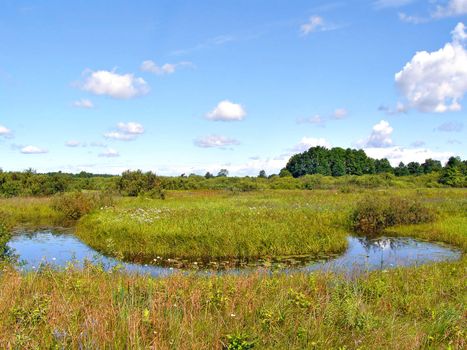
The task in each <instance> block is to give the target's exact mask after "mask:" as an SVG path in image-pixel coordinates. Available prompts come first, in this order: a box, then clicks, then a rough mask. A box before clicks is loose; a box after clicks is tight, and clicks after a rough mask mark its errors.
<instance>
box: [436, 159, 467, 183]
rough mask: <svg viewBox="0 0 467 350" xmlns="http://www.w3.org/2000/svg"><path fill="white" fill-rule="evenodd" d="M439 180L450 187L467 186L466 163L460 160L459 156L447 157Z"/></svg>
mask: <svg viewBox="0 0 467 350" xmlns="http://www.w3.org/2000/svg"><path fill="white" fill-rule="evenodd" d="M439 182H440V183H441V184H443V185H447V186H451V187H466V186H467V163H466V161H464V162H462V161H461V160H460V158H456V157H451V158H449V160H448V162H447V164H446V166H445V167H444V169H443V170H442V172H441V177H440V178H439Z"/></svg>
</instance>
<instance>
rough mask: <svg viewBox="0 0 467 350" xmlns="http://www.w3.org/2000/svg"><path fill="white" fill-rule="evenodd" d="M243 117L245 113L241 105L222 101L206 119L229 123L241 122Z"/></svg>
mask: <svg viewBox="0 0 467 350" xmlns="http://www.w3.org/2000/svg"><path fill="white" fill-rule="evenodd" d="M245 116H246V111H245V109H244V108H243V106H242V105H240V104H238V103H233V102H230V101H228V100H224V101H221V102H219V103H218V104H217V106H216V107H215V108H214V109H213V110H212V111H211V112H209V113H207V114H206V119H209V120H214V121H224V122H231V121H240V120H243V119H244V118H245Z"/></svg>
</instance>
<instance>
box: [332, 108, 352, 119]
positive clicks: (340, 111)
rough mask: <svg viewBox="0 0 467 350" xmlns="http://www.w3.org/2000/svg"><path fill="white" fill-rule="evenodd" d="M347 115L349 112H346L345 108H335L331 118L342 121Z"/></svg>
mask: <svg viewBox="0 0 467 350" xmlns="http://www.w3.org/2000/svg"><path fill="white" fill-rule="evenodd" d="M347 114H349V112H348V111H347V109H345V108H337V109H336V110H335V111H334V113H333V115H332V118H333V119H344V118H345V117H347Z"/></svg>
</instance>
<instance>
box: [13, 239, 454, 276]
mask: <svg viewBox="0 0 467 350" xmlns="http://www.w3.org/2000/svg"><path fill="white" fill-rule="evenodd" d="M348 243H349V246H348V249H347V250H346V251H345V252H344V253H343V254H342V255H339V256H334V257H328V258H321V259H319V260H316V259H315V260H313V259H312V258H309V259H303V257H300V258H292V257H290V258H289V259H283V260H282V261H280V262H273V263H271V262H269V261H262V263H261V264H256V266H246V267H244V268H234V269H229V270H226V271H228V272H232V273H243V272H251V271H255V270H258V269H265V268H266V269H268V270H270V271H272V270H277V269H280V270H281V271H284V272H286V273H292V272H298V271H302V272H311V271H317V270H321V271H337V272H342V273H346V274H358V273H361V272H364V271H369V270H377V269H380V270H384V269H388V268H393V267H398V266H413V265H421V264H425V263H430V262H439V261H449V260H456V259H459V258H460V256H461V252H460V251H459V250H456V249H454V248H452V247H449V246H446V245H443V244H438V243H431V242H424V241H418V240H415V239H411V238H396V237H380V238H375V239H368V238H360V237H358V238H357V237H352V236H349V237H348ZM8 246H9V247H10V248H12V249H13V250H14V253H15V254H16V255H17V256H18V259H19V261H20V262H21V264H20V269H22V270H34V269H37V268H39V267H40V266H41V264H50V265H52V266H56V267H65V266H66V265H67V264H70V263H73V264H75V265H78V266H82V265H83V263H84V262H85V261H90V262H92V263H101V264H102V265H103V266H104V267H105V268H106V269H111V268H114V267H115V266H120V267H121V268H122V269H124V270H126V271H128V272H137V273H142V274H146V273H148V274H151V275H153V276H167V275H170V274H172V273H174V272H176V271H186V269H183V270H181V269H177V268H173V267H165V266H157V265H146V264H134V263H125V262H121V261H119V260H117V259H114V258H109V257H106V256H104V255H102V254H100V253H98V252H97V251H95V250H93V249H92V248H90V247H89V246H87V245H86V244H84V243H83V242H81V241H80V240H79V239H78V238H77V237H76V236H74V235H73V233H63V232H55V231H52V230H41V231H36V232H33V233H28V232H18V233H17V234H15V235H14V236H13V237H12V239H11V240H10V242H9V243H8ZM195 266H196V265H195ZM201 271H203V272H204V273H207V274H211V273H217V272H216V271H215V270H212V269H211V270H209V269H202V270H201Z"/></svg>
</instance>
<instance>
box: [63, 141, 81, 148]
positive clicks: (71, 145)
mask: <svg viewBox="0 0 467 350" xmlns="http://www.w3.org/2000/svg"><path fill="white" fill-rule="evenodd" d="M65 146H67V147H78V146H81V142H79V141H76V140H70V141H67V142H66V143H65Z"/></svg>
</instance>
